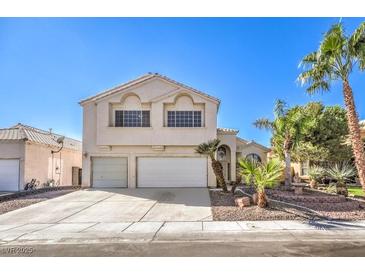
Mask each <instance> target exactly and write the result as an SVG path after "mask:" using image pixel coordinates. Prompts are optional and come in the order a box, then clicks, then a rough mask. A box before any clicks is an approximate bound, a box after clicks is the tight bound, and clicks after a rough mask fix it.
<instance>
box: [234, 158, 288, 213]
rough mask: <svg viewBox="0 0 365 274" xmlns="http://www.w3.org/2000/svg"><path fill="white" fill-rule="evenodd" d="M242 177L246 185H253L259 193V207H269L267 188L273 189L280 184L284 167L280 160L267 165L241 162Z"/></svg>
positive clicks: (247, 161)
mask: <svg viewBox="0 0 365 274" xmlns="http://www.w3.org/2000/svg"><path fill="white" fill-rule="evenodd" d="M239 165H240V167H241V170H242V176H243V177H244V178H245V181H246V184H249V185H250V184H252V185H253V186H254V187H255V190H256V192H257V197H258V202H257V205H258V206H259V207H266V206H267V197H266V192H265V189H266V188H272V187H274V186H275V185H276V184H278V183H279V182H280V178H281V176H282V171H283V167H282V164H281V162H280V161H279V160H278V159H271V160H269V161H267V163H258V162H256V161H252V160H243V159H241V160H240V161H239Z"/></svg>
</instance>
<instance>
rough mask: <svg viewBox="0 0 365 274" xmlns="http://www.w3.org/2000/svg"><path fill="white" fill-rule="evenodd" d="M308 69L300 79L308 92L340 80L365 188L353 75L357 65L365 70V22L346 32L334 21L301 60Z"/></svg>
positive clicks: (360, 174)
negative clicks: (319, 41) (352, 85)
mask: <svg viewBox="0 0 365 274" xmlns="http://www.w3.org/2000/svg"><path fill="white" fill-rule="evenodd" d="M300 66H302V67H303V69H304V71H303V72H302V73H301V74H300V75H299V77H298V80H299V81H300V82H301V83H302V85H304V84H308V87H307V93H309V94H313V93H315V92H318V91H328V90H329V89H330V84H331V83H332V82H334V81H336V80H340V81H341V82H342V86H343V97H344V101H345V106H346V111H347V123H348V128H349V132H350V138H351V145H352V150H353V153H354V157H355V164H356V168H357V171H358V174H359V179H360V183H361V185H362V187H363V189H364V190H365V152H364V145H363V142H362V140H361V135H360V125H359V118H358V115H357V112H356V107H355V101H354V95H353V93H352V88H351V86H350V82H349V77H350V74H351V72H352V71H353V69H354V68H355V66H357V67H358V68H359V70H360V71H364V70H365V22H363V23H361V24H360V26H359V27H358V28H357V29H356V30H355V31H354V33H353V34H352V35H351V36H349V37H348V36H346V34H345V33H344V29H343V25H342V23H338V24H335V25H333V26H332V27H331V28H330V30H329V31H328V32H327V33H326V34H325V35H324V37H323V41H322V42H321V44H320V46H319V49H318V50H317V51H314V52H312V53H310V54H308V55H307V56H305V57H304V58H303V60H302V62H301V64H300Z"/></svg>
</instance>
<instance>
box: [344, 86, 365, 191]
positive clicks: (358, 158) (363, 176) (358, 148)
mask: <svg viewBox="0 0 365 274" xmlns="http://www.w3.org/2000/svg"><path fill="white" fill-rule="evenodd" d="M343 95H344V99H345V105H346V109H347V124H348V127H349V132H350V138H351V145H352V150H353V153H354V157H355V165H356V168H357V171H358V175H359V179H360V183H361V185H362V188H363V189H364V190H365V152H364V144H363V142H362V140H361V134H360V125H359V118H358V116H357V113H356V108H355V102H354V96H353V93H352V89H351V87H350V84H349V82H348V80H347V79H345V80H344V81H343Z"/></svg>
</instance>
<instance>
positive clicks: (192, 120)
mask: <svg viewBox="0 0 365 274" xmlns="http://www.w3.org/2000/svg"><path fill="white" fill-rule="evenodd" d="M167 126H168V127H201V126H202V112H201V111H168V112H167Z"/></svg>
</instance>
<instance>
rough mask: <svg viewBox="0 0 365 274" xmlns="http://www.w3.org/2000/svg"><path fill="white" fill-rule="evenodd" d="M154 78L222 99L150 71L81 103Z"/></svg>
mask: <svg viewBox="0 0 365 274" xmlns="http://www.w3.org/2000/svg"><path fill="white" fill-rule="evenodd" d="M152 78H160V79H163V80H165V81H168V82H170V83H172V84H175V85H177V86H180V87H181V88H184V89H187V90H190V91H192V92H195V93H197V94H200V95H202V96H205V97H208V98H210V99H212V100H214V101H217V102H218V103H220V100H219V99H218V98H216V97H213V96H211V95H209V94H207V93H204V92H202V91H199V90H197V89H195V88H192V87H190V86H188V85H185V84H183V83H180V82H177V81H175V80H173V79H171V78H169V77H167V76H164V75H161V74H158V73H151V72H150V73H148V74H145V75H142V76H140V77H138V78H136V79H134V80H132V81H129V82H126V83H124V84H121V85H118V86H116V87H114V88H111V89H108V90H105V91H103V92H101V93H98V94H96V95H94V96H91V97H88V98H86V99H83V100H81V101H80V102H79V104H81V105H82V104H84V103H86V102H88V101H91V100H98V99H101V98H103V97H106V96H109V95H112V94H114V93H117V92H119V91H121V90H123V89H126V88H129V87H131V86H134V85H136V84H139V83H142V82H144V81H147V80H150V79H152Z"/></svg>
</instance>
